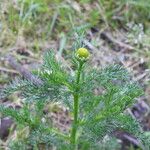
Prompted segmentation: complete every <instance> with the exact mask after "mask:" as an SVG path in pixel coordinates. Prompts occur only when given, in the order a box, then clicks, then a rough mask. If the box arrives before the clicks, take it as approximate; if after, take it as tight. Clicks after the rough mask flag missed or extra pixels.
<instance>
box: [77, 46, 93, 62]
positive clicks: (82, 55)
mask: <svg viewBox="0 0 150 150" xmlns="http://www.w3.org/2000/svg"><path fill="white" fill-rule="evenodd" d="M89 56H90V53H89V51H88V50H87V49H86V48H79V49H78V50H77V51H76V57H77V58H78V59H80V60H87V59H88V58H89Z"/></svg>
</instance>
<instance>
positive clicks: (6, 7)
mask: <svg viewBox="0 0 150 150" xmlns="http://www.w3.org/2000/svg"><path fill="white" fill-rule="evenodd" d="M149 7H150V1H149V0H147V1H146V2H145V1H144V0H139V1H134V0H128V1H121V0H119V1H117V2H115V1H113V0H108V1H104V0H94V1H92V0H76V1H71V0H64V1H61V0H54V1H52V0H45V1H42V0H32V1H31V0H5V1H1V2H0V31H1V37H0V56H1V57H0V60H1V61H0V73H1V76H0V88H1V89H3V88H4V87H5V86H6V84H8V83H9V82H10V81H11V80H13V79H14V78H15V77H16V76H18V75H19V72H18V70H16V69H15V68H13V67H12V65H11V64H10V62H9V61H8V57H9V56H10V55H13V57H14V58H15V60H17V61H18V63H19V64H21V65H22V66H23V67H24V68H26V69H28V70H34V69H36V68H37V67H38V66H39V65H40V64H41V62H42V57H41V55H43V53H44V52H45V51H46V50H48V49H54V50H55V52H56V55H57V56H58V58H59V59H62V60H63V62H64V64H65V65H68V63H69V62H68V61H67V58H68V57H69V56H70V53H71V52H72V46H71V44H72V42H73V40H74V38H73V36H72V34H73V31H74V30H81V29H84V30H85V40H84V44H85V45H86V47H87V48H88V49H89V50H90V53H91V54H92V58H91V64H92V65H93V66H94V67H104V66H106V65H108V64H112V63H119V64H121V65H123V66H124V67H125V68H127V69H128V70H129V72H130V73H131V74H132V77H133V80H135V81H137V82H139V83H140V85H141V86H142V87H143V89H144V92H145V95H144V96H143V97H141V98H139V99H138V102H137V104H135V106H133V108H131V109H129V110H128V111H129V112H130V114H131V115H133V116H134V117H136V118H137V119H139V121H140V122H141V125H142V127H143V128H144V130H145V131H147V132H149V131H150V119H149V118H150V117H149V116H150V114H149V110H150V108H149V104H150V83H149V81H150V50H149V48H150V39H149V36H150V29H149V28H148V27H149V24H150V22H149V21H150V17H149V16H150V12H149ZM20 101H21V100H20V99H19V98H18V96H17V94H16V95H13V96H12V97H9V98H8V99H3V100H2V101H1V103H5V104H6V105H12V106H13V107H21V102H20ZM65 111H67V110H63V111H62V112H63V113H56V114H55V113H52V114H50V116H53V118H55V119H54V120H55V121H56V124H58V126H60V128H61V127H62V128H67V129H68V126H69V125H68V124H69V123H66V122H67V121H65V123H64V122H63V121H62V120H61V119H59V118H61V117H60V115H64V114H65V113H64V112H65ZM66 116H67V115H65V117H66ZM68 118H69V117H68ZM68 118H67V120H69V119H70V118H69V119H68ZM64 120H65V119H64ZM68 122H71V119H70V120H69V121H68ZM3 123H5V124H6V120H5V119H3V118H2V119H1V127H0V130H3V128H2V124H3ZM7 123H8V124H9V123H10V124H11V121H10V122H7ZM64 124H65V125H66V126H65V127H64ZM5 136H6V137H7V134H6V135H5ZM121 137H123V134H121ZM6 142H7V140H6V141H5V143H6Z"/></svg>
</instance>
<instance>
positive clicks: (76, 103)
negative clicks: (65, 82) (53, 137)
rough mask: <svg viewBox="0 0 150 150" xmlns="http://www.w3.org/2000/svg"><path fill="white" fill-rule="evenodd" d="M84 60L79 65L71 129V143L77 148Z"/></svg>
mask: <svg viewBox="0 0 150 150" xmlns="http://www.w3.org/2000/svg"><path fill="white" fill-rule="evenodd" d="M82 66H83V62H79V67H78V70H77V78H76V90H75V93H74V94H73V98H74V112H73V114H74V121H73V126H72V131H71V143H72V144H73V145H74V149H75V150H76V149H77V145H76V133H77V128H78V112H79V93H78V92H79V90H80V89H79V83H80V76H81V70H82Z"/></svg>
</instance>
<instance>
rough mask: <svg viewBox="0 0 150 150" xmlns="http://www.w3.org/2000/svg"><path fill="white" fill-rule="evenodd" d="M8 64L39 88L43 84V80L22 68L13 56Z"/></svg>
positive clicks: (9, 58) (9, 57)
mask: <svg viewBox="0 0 150 150" xmlns="http://www.w3.org/2000/svg"><path fill="white" fill-rule="evenodd" d="M7 59H8V62H9V64H10V65H11V66H12V67H13V68H14V69H15V70H17V71H18V72H19V73H20V74H21V75H22V76H23V77H24V78H25V79H27V80H29V81H31V82H32V83H34V84H35V85H37V86H40V85H42V84H43V82H42V80H41V79H39V78H38V77H37V76H35V75H33V74H32V73H31V72H30V71H29V70H28V69H26V68H24V67H23V66H21V65H20V64H19V63H18V62H17V61H16V60H15V58H14V57H13V56H12V55H9V56H8V58H7Z"/></svg>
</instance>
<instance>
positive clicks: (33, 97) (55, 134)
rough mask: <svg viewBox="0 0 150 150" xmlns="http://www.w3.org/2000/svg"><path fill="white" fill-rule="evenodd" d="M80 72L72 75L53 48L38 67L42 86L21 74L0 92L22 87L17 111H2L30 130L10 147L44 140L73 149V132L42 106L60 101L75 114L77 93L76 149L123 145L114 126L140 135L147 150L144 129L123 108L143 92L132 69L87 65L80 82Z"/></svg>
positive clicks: (64, 149)
mask: <svg viewBox="0 0 150 150" xmlns="http://www.w3.org/2000/svg"><path fill="white" fill-rule="evenodd" d="M75 61H76V63H75V65H77V66H76V67H75V68H78V60H75ZM76 73H77V72H76V70H75V71H74V74H71V73H70V72H69V71H68V70H67V69H66V68H65V66H62V63H61V62H60V61H58V60H56V58H55V55H54V53H53V51H52V50H51V51H49V52H47V53H46V54H45V55H44V63H43V65H42V67H41V69H40V71H38V78H39V79H40V80H41V81H42V84H41V85H36V84H35V83H32V81H29V80H26V79H24V80H22V79H17V80H15V81H14V82H13V83H12V84H11V85H10V86H7V87H6V88H5V89H4V91H3V92H2V93H1V95H2V96H3V97H5V96H8V95H10V94H12V93H14V92H15V91H20V93H21V96H22V98H23V107H22V108H21V109H19V110H15V109H13V108H6V107H5V106H0V112H1V113H2V114H3V115H5V116H11V117H12V118H14V119H15V120H16V122H17V125H18V126H20V125H22V127H23V128H24V127H27V126H28V127H29V130H30V132H29V136H28V137H27V138H26V139H25V141H26V142H24V140H22V139H20V140H17V141H14V142H11V144H10V145H9V146H10V147H12V149H15V148H16V147H17V146H18V148H16V149H28V148H29V149H30V148H31V149H32V148H34V149H40V146H41V145H44V148H45V149H48V148H52V147H56V148H57V149H58V150H71V149H74V145H72V143H70V137H71V133H62V132H61V131H60V130H59V129H57V128H56V127H55V126H53V124H52V123H51V122H50V121H49V120H48V119H47V117H46V115H45V114H44V113H43V110H44V107H45V106H46V105H47V103H55V102H60V103H61V104H62V105H63V106H65V107H67V108H68V109H69V111H70V115H71V114H72V113H73V112H74V105H73V104H74V101H73V100H74V97H75V96H76V95H78V98H79V111H78V118H79V119H78V125H77V128H78V130H77V133H78V134H77V141H76V142H77V143H76V144H77V147H78V149H81V150H88V149H90V150H99V149H104V150H105V149H119V144H118V143H117V141H116V139H115V138H114V137H113V134H112V133H113V131H114V130H116V129H119V130H125V131H128V132H129V133H131V134H134V135H135V137H137V138H139V141H140V144H141V145H140V146H141V147H140V148H142V149H143V150H146V149H148V148H150V145H148V144H146V143H144V142H145V138H144V135H143V131H142V130H141V128H140V126H139V124H138V123H137V121H136V120H134V119H133V118H132V117H131V116H129V115H128V114H127V113H125V110H126V109H127V108H128V107H130V106H132V104H133V103H135V101H136V98H137V97H139V96H140V95H142V90H141V88H140V87H139V85H138V84H137V83H135V82H133V81H131V78H130V76H129V74H128V72H127V71H126V70H125V69H124V68H123V67H121V66H119V65H111V66H108V67H106V68H104V69H96V68H95V69H93V68H90V67H89V65H87V66H86V65H84V68H83V70H82V71H81V72H80V73H81V78H80V82H78V83H77V82H75V81H76V78H77V74H76ZM43 119H45V121H43ZM72 126H74V125H72ZM70 130H71V129H70ZM106 136H107V137H108V138H107V140H106V139H105V137H106ZM110 143H112V144H110ZM147 145H148V146H147Z"/></svg>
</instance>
